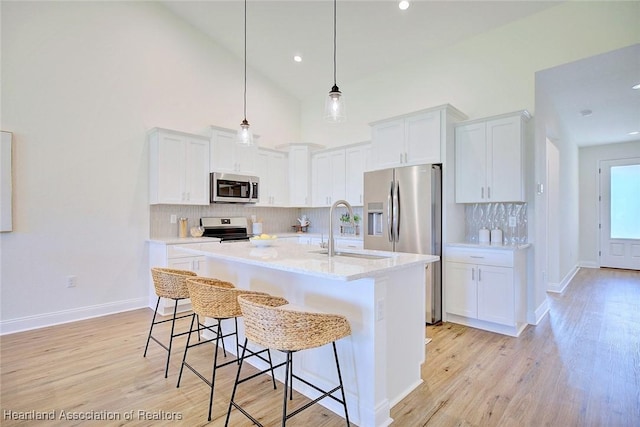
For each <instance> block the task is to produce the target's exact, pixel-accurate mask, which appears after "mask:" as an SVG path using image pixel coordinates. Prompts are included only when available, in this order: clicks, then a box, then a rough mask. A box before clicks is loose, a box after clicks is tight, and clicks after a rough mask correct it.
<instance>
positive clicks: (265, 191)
mask: <svg viewBox="0 0 640 427" xmlns="http://www.w3.org/2000/svg"><path fill="white" fill-rule="evenodd" d="M256 158H257V160H256V175H257V176H258V178H260V187H259V190H258V193H259V194H258V195H259V200H258V203H257V204H258V205H263V206H267V205H269V202H270V201H271V195H270V194H269V191H270V190H269V189H270V188H271V183H270V182H269V152H268V151H266V150H258V153H257V154H256Z"/></svg>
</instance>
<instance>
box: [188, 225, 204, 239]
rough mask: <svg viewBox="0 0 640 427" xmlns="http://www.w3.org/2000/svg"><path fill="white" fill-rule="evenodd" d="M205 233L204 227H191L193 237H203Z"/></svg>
mask: <svg viewBox="0 0 640 427" xmlns="http://www.w3.org/2000/svg"><path fill="white" fill-rule="evenodd" d="M203 234H204V227H191V236H192V237H202V235H203Z"/></svg>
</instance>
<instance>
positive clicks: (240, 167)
mask: <svg viewBox="0 0 640 427" xmlns="http://www.w3.org/2000/svg"><path fill="white" fill-rule="evenodd" d="M234 148H235V155H234V158H235V161H236V172H237V173H240V174H242V175H255V174H256V161H257V156H258V148H257V147H256V146H255V145H253V146H251V147H247V146H245V145H238V144H234Z"/></svg>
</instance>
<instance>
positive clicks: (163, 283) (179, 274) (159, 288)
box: [151, 267, 197, 299]
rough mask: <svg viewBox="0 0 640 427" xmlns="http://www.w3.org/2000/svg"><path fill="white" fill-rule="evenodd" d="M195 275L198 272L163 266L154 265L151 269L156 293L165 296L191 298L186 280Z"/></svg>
mask: <svg viewBox="0 0 640 427" xmlns="http://www.w3.org/2000/svg"><path fill="white" fill-rule="evenodd" d="M193 276H197V274H196V273H194V272H193V271H189V270H178V269H175V268H162V267H153V268H152V269H151V277H152V278H153V286H154V288H155V290H156V295H158V296H159V297H163V298H171V299H184V298H189V289H188V288H187V283H186V280H187V278H189V277H193Z"/></svg>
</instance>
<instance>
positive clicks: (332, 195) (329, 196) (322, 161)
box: [311, 148, 346, 207]
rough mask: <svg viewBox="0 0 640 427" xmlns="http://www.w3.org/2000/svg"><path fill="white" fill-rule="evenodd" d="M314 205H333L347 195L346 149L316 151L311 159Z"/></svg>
mask: <svg viewBox="0 0 640 427" xmlns="http://www.w3.org/2000/svg"><path fill="white" fill-rule="evenodd" d="M311 168H312V180H311V182H312V194H313V206H314V207H322V206H331V204H332V203H334V202H335V201H336V200H341V199H344V198H345V197H346V196H345V190H346V187H345V182H346V169H345V149H344V148H341V149H337V150H327V151H322V152H319V153H316V154H314V155H313V156H312V159H311Z"/></svg>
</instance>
